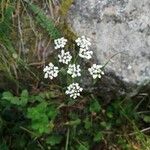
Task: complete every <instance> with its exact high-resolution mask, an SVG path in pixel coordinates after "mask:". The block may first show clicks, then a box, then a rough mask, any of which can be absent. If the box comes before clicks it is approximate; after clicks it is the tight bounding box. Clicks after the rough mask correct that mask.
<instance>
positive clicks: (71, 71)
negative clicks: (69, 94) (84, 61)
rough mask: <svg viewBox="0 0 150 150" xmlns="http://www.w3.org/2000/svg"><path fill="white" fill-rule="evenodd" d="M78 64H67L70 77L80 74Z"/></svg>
mask: <svg viewBox="0 0 150 150" xmlns="http://www.w3.org/2000/svg"><path fill="white" fill-rule="evenodd" d="M80 72H81V69H80V65H75V64H70V65H69V66H68V70H67V73H68V74H70V75H71V77H72V78H75V77H79V76H81V73H80Z"/></svg>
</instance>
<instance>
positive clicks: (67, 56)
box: [58, 50, 72, 64]
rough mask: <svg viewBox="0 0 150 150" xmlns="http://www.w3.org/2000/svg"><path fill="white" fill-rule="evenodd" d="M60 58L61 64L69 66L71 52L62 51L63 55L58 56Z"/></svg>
mask: <svg viewBox="0 0 150 150" xmlns="http://www.w3.org/2000/svg"><path fill="white" fill-rule="evenodd" d="M58 58H59V62H62V63H64V64H68V63H69V62H70V61H71V59H72V56H71V55H70V52H65V51H64V50H61V54H59V55H58Z"/></svg>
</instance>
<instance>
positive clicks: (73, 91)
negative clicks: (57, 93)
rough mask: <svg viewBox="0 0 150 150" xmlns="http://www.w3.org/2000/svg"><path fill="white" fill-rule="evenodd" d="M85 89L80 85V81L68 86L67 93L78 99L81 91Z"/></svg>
mask: <svg viewBox="0 0 150 150" xmlns="http://www.w3.org/2000/svg"><path fill="white" fill-rule="evenodd" d="M82 91H83V88H81V87H80V86H79V83H72V84H70V85H69V86H68V87H67V90H66V92H65V93H66V94H67V95H70V97H72V98H73V99H76V98H77V97H78V96H80V92H82Z"/></svg>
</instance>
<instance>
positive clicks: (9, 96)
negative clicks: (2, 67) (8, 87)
mask: <svg viewBox="0 0 150 150" xmlns="http://www.w3.org/2000/svg"><path fill="white" fill-rule="evenodd" d="M12 97H13V94H12V93H11V92H8V91H7V92H4V93H3V94H2V99H5V100H8V101H11V99H12Z"/></svg>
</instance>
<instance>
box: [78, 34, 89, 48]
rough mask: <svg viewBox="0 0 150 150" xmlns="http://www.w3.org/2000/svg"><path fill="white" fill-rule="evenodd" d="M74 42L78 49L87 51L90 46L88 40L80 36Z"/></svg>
mask: <svg viewBox="0 0 150 150" xmlns="http://www.w3.org/2000/svg"><path fill="white" fill-rule="evenodd" d="M75 42H76V43H77V45H78V46H79V47H80V48H83V49H89V46H91V42H90V39H89V38H86V37H85V36H81V37H79V38H77V39H76V40H75Z"/></svg>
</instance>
